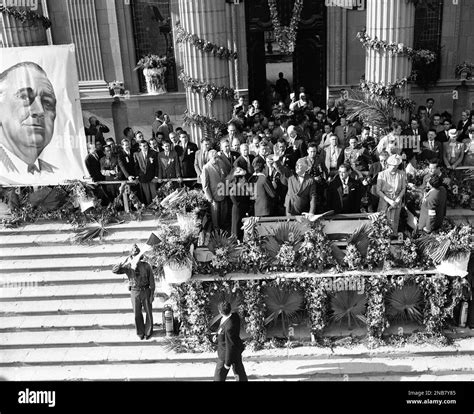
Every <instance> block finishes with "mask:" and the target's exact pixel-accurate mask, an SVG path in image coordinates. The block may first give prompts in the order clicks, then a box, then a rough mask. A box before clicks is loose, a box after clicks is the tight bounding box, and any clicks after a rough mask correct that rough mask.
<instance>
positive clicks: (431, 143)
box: [421, 129, 443, 160]
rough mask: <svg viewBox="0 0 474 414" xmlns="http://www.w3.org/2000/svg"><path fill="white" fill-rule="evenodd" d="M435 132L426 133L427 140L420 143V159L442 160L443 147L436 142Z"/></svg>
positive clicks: (431, 130)
mask: <svg viewBox="0 0 474 414" xmlns="http://www.w3.org/2000/svg"><path fill="white" fill-rule="evenodd" d="M436 136H437V134H436V130H434V129H430V130H429V131H428V140H427V141H424V142H422V143H421V158H422V159H424V160H431V159H433V158H437V159H442V158H443V156H442V154H443V153H442V151H443V147H442V145H441V143H440V142H438V141H436Z"/></svg>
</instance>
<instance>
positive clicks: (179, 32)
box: [175, 21, 237, 60]
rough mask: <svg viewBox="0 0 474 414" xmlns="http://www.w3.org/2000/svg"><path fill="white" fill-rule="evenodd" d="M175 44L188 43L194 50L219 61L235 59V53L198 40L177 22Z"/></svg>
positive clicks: (223, 47)
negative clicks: (207, 54)
mask: <svg viewBox="0 0 474 414" xmlns="http://www.w3.org/2000/svg"><path fill="white" fill-rule="evenodd" d="M175 26H176V31H175V36H176V43H189V44H190V45H192V46H194V47H195V48H196V49H198V50H201V51H202V52H205V53H209V54H211V55H213V56H215V57H217V58H219V59H226V60H231V59H234V60H235V59H237V52H235V51H233V50H230V49H229V48H227V47H225V46H218V45H216V44H214V43H212V42H208V41H206V40H204V39H201V38H199V37H198V36H197V35H195V34H191V33H189V32H187V31H186V29H185V28H184V27H183V26H182V25H181V23H180V22H179V21H177V22H176V25H175Z"/></svg>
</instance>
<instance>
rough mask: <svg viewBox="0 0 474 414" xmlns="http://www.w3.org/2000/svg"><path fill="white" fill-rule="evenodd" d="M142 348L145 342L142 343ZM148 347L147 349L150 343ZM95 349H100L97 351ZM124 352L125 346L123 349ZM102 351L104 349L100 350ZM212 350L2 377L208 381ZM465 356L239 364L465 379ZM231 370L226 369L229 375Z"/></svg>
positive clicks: (316, 374)
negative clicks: (190, 356)
mask: <svg viewBox="0 0 474 414" xmlns="http://www.w3.org/2000/svg"><path fill="white" fill-rule="evenodd" d="M147 348H148V347H147ZM150 350H153V348H152V347H150ZM99 352H100V351H99ZM127 352H131V351H129V350H127ZM104 353H105V352H104ZM215 363H216V356H214V358H213V359H209V360H208V361H206V362H203V361H201V362H193V361H192V360H190V361H189V362H182V361H180V362H176V361H169V362H156V361H153V362H151V363H150V362H148V361H147V360H146V359H144V360H143V362H142V363H134V364H130V363H120V362H118V363H112V364H111V363H108V362H107V363H103V364H101V363H98V364H95V365H64V366H23V367H19V366H18V367H9V368H4V369H2V375H3V377H4V378H5V379H6V380H8V381H25V380H31V378H34V379H35V380H37V381H47V380H109V381H110V380H155V381H173V380H174V381H212V378H213V374H214V368H215ZM465 364H466V361H465V360H464V359H463V358H459V357H443V358H442V359H441V360H440V359H438V358H420V359H417V360H416V361H413V360H412V359H411V358H394V359H388V358H374V359H373V360H371V361H370V363H368V362H367V360H363V359H362V360H360V359H351V360H344V359H342V360H341V359H337V358H335V359H331V360H330V361H327V360H319V361H314V360H304V361H301V360H297V359H289V360H286V359H285V358H281V359H280V360H279V361H278V362H273V363H264V362H261V361H252V360H250V361H247V360H246V359H245V356H244V365H245V369H246V372H247V375H248V377H249V380H259V381H277V380H278V381H300V380H311V381H321V380H323V381H328V380H332V381H342V380H346V381H351V379H354V378H359V377H367V378H369V379H370V378H379V377H385V378H386V377H388V378H392V380H393V379H395V378H396V379H397V380H398V379H399V377H401V376H403V377H405V378H407V379H408V378H409V379H411V380H414V379H417V378H418V377H420V376H426V375H431V376H436V377H437V378H439V379H442V378H443V377H448V376H452V375H457V376H458V377H459V378H464V380H469V379H470V378H472V375H473V373H474V371H473V370H472V366H471V367H466V365H465ZM232 379H233V374H232V373H230V374H229V381H232Z"/></svg>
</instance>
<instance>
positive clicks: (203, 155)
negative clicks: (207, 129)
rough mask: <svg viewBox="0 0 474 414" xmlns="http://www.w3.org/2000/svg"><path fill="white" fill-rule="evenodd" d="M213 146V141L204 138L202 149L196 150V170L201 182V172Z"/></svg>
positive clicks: (199, 182)
mask: <svg viewBox="0 0 474 414" xmlns="http://www.w3.org/2000/svg"><path fill="white" fill-rule="evenodd" d="M210 148H211V141H210V140H209V138H203V139H202V141H201V149H199V150H197V151H196V155H195V156H194V170H195V171H196V174H197V183H198V184H201V173H202V169H203V167H204V165H205V164H206V162H207V155H208V151H209V149H210Z"/></svg>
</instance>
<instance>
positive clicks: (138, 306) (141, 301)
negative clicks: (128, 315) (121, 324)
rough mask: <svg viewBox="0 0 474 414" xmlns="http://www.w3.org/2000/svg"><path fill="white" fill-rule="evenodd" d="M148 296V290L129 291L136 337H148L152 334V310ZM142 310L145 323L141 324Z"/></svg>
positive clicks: (149, 292)
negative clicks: (144, 315)
mask: <svg viewBox="0 0 474 414" xmlns="http://www.w3.org/2000/svg"><path fill="white" fill-rule="evenodd" d="M150 294H151V291H150V289H145V290H131V291H130V295H131V299H132V307H133V313H134V314H135V327H136V329H137V335H138V336H142V335H146V336H148V335H151V334H152V333H153V310H152V307H151V301H150ZM142 308H143V309H144V310H145V314H146V321H145V323H144V322H143V313H142Z"/></svg>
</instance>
